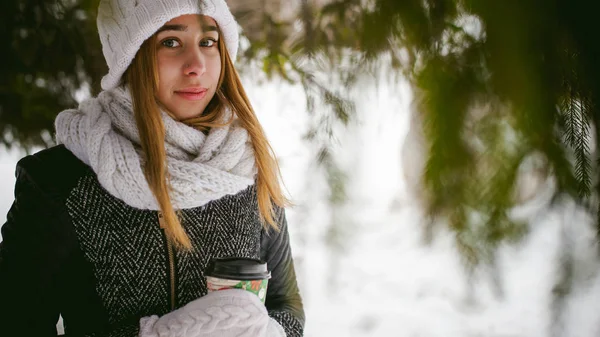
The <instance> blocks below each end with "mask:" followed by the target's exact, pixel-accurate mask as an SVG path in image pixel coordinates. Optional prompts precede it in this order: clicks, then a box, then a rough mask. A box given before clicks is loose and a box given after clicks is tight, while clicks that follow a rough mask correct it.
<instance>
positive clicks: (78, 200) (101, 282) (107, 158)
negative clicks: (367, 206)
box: [0, 0, 304, 336]
mask: <svg viewBox="0 0 600 337" xmlns="http://www.w3.org/2000/svg"><path fill="white" fill-rule="evenodd" d="M98 32H99V35H100V39H101V42H102V46H103V53H104V56H105V59H106V61H107V64H108V67H109V72H108V74H107V75H106V76H105V77H104V78H103V79H102V88H103V91H102V92H101V93H100V94H99V95H98V97H96V98H92V99H89V100H87V101H85V102H83V103H82V104H81V105H80V107H79V108H78V109H76V110H67V111H63V112H62V113H60V114H59V116H58V117H57V119H56V138H57V142H58V143H59V144H61V145H59V146H56V147H53V148H50V149H47V150H44V151H41V152H39V153H37V154H35V155H33V156H27V157H25V158H23V159H22V160H21V161H19V163H18V165H17V183H16V187H15V202H14V204H13V206H12V208H11V209H10V211H9V213H8V216H7V222H6V224H5V225H4V226H3V228H2V236H3V240H4V241H3V242H2V243H1V244H0V334H1V335H2V336H5V335H6V336H11V335H22V336H55V335H56V329H55V326H56V322H57V320H58V317H59V314H60V315H62V317H63V321H64V326H65V332H66V334H67V335H69V336H71V335H73V336H83V335H94V336H105V335H106V336H136V335H140V336H234V335H235V336H238V335H239V336H285V335H287V336H301V335H302V331H303V326H304V312H303V307H302V302H301V298H300V295H299V292H298V287H297V284H296V276H295V272H294V265H293V261H292V257H291V251H290V246H289V237H288V231H287V225H286V220H285V213H284V211H283V206H285V204H286V203H287V201H286V199H285V197H284V196H283V195H282V191H281V188H280V185H279V170H278V166H277V163H276V160H275V157H274V155H273V153H272V150H271V147H270V146H269V144H268V142H267V140H266V138H265V135H264V133H263V130H262V128H261V126H260V124H259V123H258V121H257V118H256V116H255V114H254V112H253V111H252V108H251V106H250V103H249V101H248V98H247V96H246V94H245V92H244V90H243V88H242V85H241V83H240V80H239V77H238V75H237V73H236V71H235V69H234V66H233V60H234V59H235V56H236V53H237V45H238V32H237V24H236V22H235V20H234V18H233V16H232V15H231V13H230V11H229V9H228V7H227V4H226V3H225V2H224V0H201V1H200V2H198V1H197V0H138V1H134V0H101V2H100V7H99V11H98ZM226 256H237V257H247V258H255V259H262V260H264V261H266V262H267V265H268V268H269V270H271V273H272V277H271V279H270V281H269V287H268V291H267V298H266V302H265V305H263V304H262V303H261V302H260V300H258V298H257V297H256V296H254V295H253V294H251V293H249V292H245V291H242V290H223V291H218V292H214V293H210V294H207V287H206V281H205V275H204V271H205V268H206V266H207V264H208V262H209V260H210V259H211V258H216V257H226ZM265 307H266V308H265Z"/></svg>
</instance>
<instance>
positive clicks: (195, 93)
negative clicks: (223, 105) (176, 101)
mask: <svg viewBox="0 0 600 337" xmlns="http://www.w3.org/2000/svg"><path fill="white" fill-rule="evenodd" d="M207 92H208V89H206V88H202V87H190V88H185V89H181V90H177V91H175V94H177V95H178V96H180V97H182V98H184V99H187V100H190V101H198V100H201V99H203V98H204V96H206V93H207Z"/></svg>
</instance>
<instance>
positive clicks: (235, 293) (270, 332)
mask: <svg viewBox="0 0 600 337" xmlns="http://www.w3.org/2000/svg"><path fill="white" fill-rule="evenodd" d="M175 336H177V337H204V336H223V337H227V336H239V337H246V336H247V337H285V332H284V330H283V328H282V327H281V325H279V323H277V322H276V321H275V320H273V319H271V318H270V317H269V315H268V313H267V309H266V308H265V306H264V305H263V303H262V302H261V301H260V300H259V299H258V297H257V296H256V295H254V294H252V293H250V292H248V291H245V290H241V289H227V290H219V291H215V292H212V293H209V294H208V295H206V296H203V297H200V298H198V299H197V300H194V301H192V302H190V303H188V304H186V305H185V306H184V307H182V308H179V309H177V310H175V311H172V312H170V313H168V314H166V315H164V316H162V317H160V318H159V317H158V316H150V317H144V318H142V319H141V320H140V337H175Z"/></svg>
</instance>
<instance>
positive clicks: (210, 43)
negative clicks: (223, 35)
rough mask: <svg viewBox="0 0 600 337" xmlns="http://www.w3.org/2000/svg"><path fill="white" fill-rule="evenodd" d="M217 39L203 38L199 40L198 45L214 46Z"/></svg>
mask: <svg viewBox="0 0 600 337" xmlns="http://www.w3.org/2000/svg"><path fill="white" fill-rule="evenodd" d="M216 43H217V41H216V40H215V39H212V38H210V39H204V40H202V41H200V47H213V46H215V45H216Z"/></svg>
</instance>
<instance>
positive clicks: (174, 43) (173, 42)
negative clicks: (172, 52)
mask: <svg viewBox="0 0 600 337" xmlns="http://www.w3.org/2000/svg"><path fill="white" fill-rule="evenodd" d="M160 44H161V45H163V46H165V47H167V48H176V47H179V46H180V45H181V44H180V43H179V41H177V40H176V39H165V40H163V41H162V42H161V43H160Z"/></svg>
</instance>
